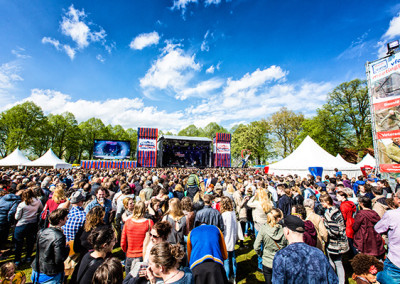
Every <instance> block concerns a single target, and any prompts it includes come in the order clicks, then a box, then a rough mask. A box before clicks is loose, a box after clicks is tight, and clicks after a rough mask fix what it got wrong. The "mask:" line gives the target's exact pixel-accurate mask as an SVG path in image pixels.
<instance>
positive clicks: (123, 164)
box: [81, 160, 137, 169]
mask: <svg viewBox="0 0 400 284" xmlns="http://www.w3.org/2000/svg"><path fill="white" fill-rule="evenodd" d="M136 165H137V163H136V161H92V160H89V161H81V168H82V169H131V168H136Z"/></svg>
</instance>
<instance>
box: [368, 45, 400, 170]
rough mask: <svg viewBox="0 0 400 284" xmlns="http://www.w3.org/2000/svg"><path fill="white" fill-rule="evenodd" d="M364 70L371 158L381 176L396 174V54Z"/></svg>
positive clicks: (399, 132)
mask: <svg viewBox="0 0 400 284" xmlns="http://www.w3.org/2000/svg"><path fill="white" fill-rule="evenodd" d="M366 69H367V77H368V89H369V97H370V105H371V118H372V119H371V123H372V128H373V138H374V150H375V158H376V159H377V164H378V165H379V169H380V171H381V172H387V173H400V53H397V54H394V55H391V56H389V57H385V58H382V59H379V60H376V61H374V62H367V64H366Z"/></svg>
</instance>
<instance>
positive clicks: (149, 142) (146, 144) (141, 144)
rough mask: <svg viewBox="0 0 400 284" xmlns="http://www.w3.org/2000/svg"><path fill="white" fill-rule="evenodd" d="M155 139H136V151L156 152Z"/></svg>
mask: <svg viewBox="0 0 400 284" xmlns="http://www.w3.org/2000/svg"><path fill="white" fill-rule="evenodd" d="M156 147H157V139H138V151H156Z"/></svg>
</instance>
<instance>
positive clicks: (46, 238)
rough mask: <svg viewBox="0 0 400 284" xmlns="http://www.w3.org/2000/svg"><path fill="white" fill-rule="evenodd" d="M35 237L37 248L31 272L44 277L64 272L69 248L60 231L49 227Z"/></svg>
mask: <svg viewBox="0 0 400 284" xmlns="http://www.w3.org/2000/svg"><path fill="white" fill-rule="evenodd" d="M37 237H38V241H37V245H38V247H37V249H36V257H35V260H34V261H33V263H32V268H33V270H35V271H36V272H38V273H44V274H46V275H55V274H58V273H61V272H64V261H65V260H66V259H67V257H68V254H69V247H68V246H67V245H66V238H65V235H64V233H63V232H62V231H61V229H58V228H55V227H50V228H47V229H44V230H43V231H41V232H39V234H38V236H37ZM38 262H39V263H38Z"/></svg>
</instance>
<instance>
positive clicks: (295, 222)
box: [279, 215, 304, 233]
mask: <svg viewBox="0 0 400 284" xmlns="http://www.w3.org/2000/svg"><path fill="white" fill-rule="evenodd" d="M279 223H280V224H281V225H282V226H283V227H286V228H288V229H289V230H291V231H294V232H298V233H304V222H303V220H301V219H300V218H299V217H297V216H293V215H288V216H286V217H285V218H283V219H282V220H281V221H280V222H279Z"/></svg>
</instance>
